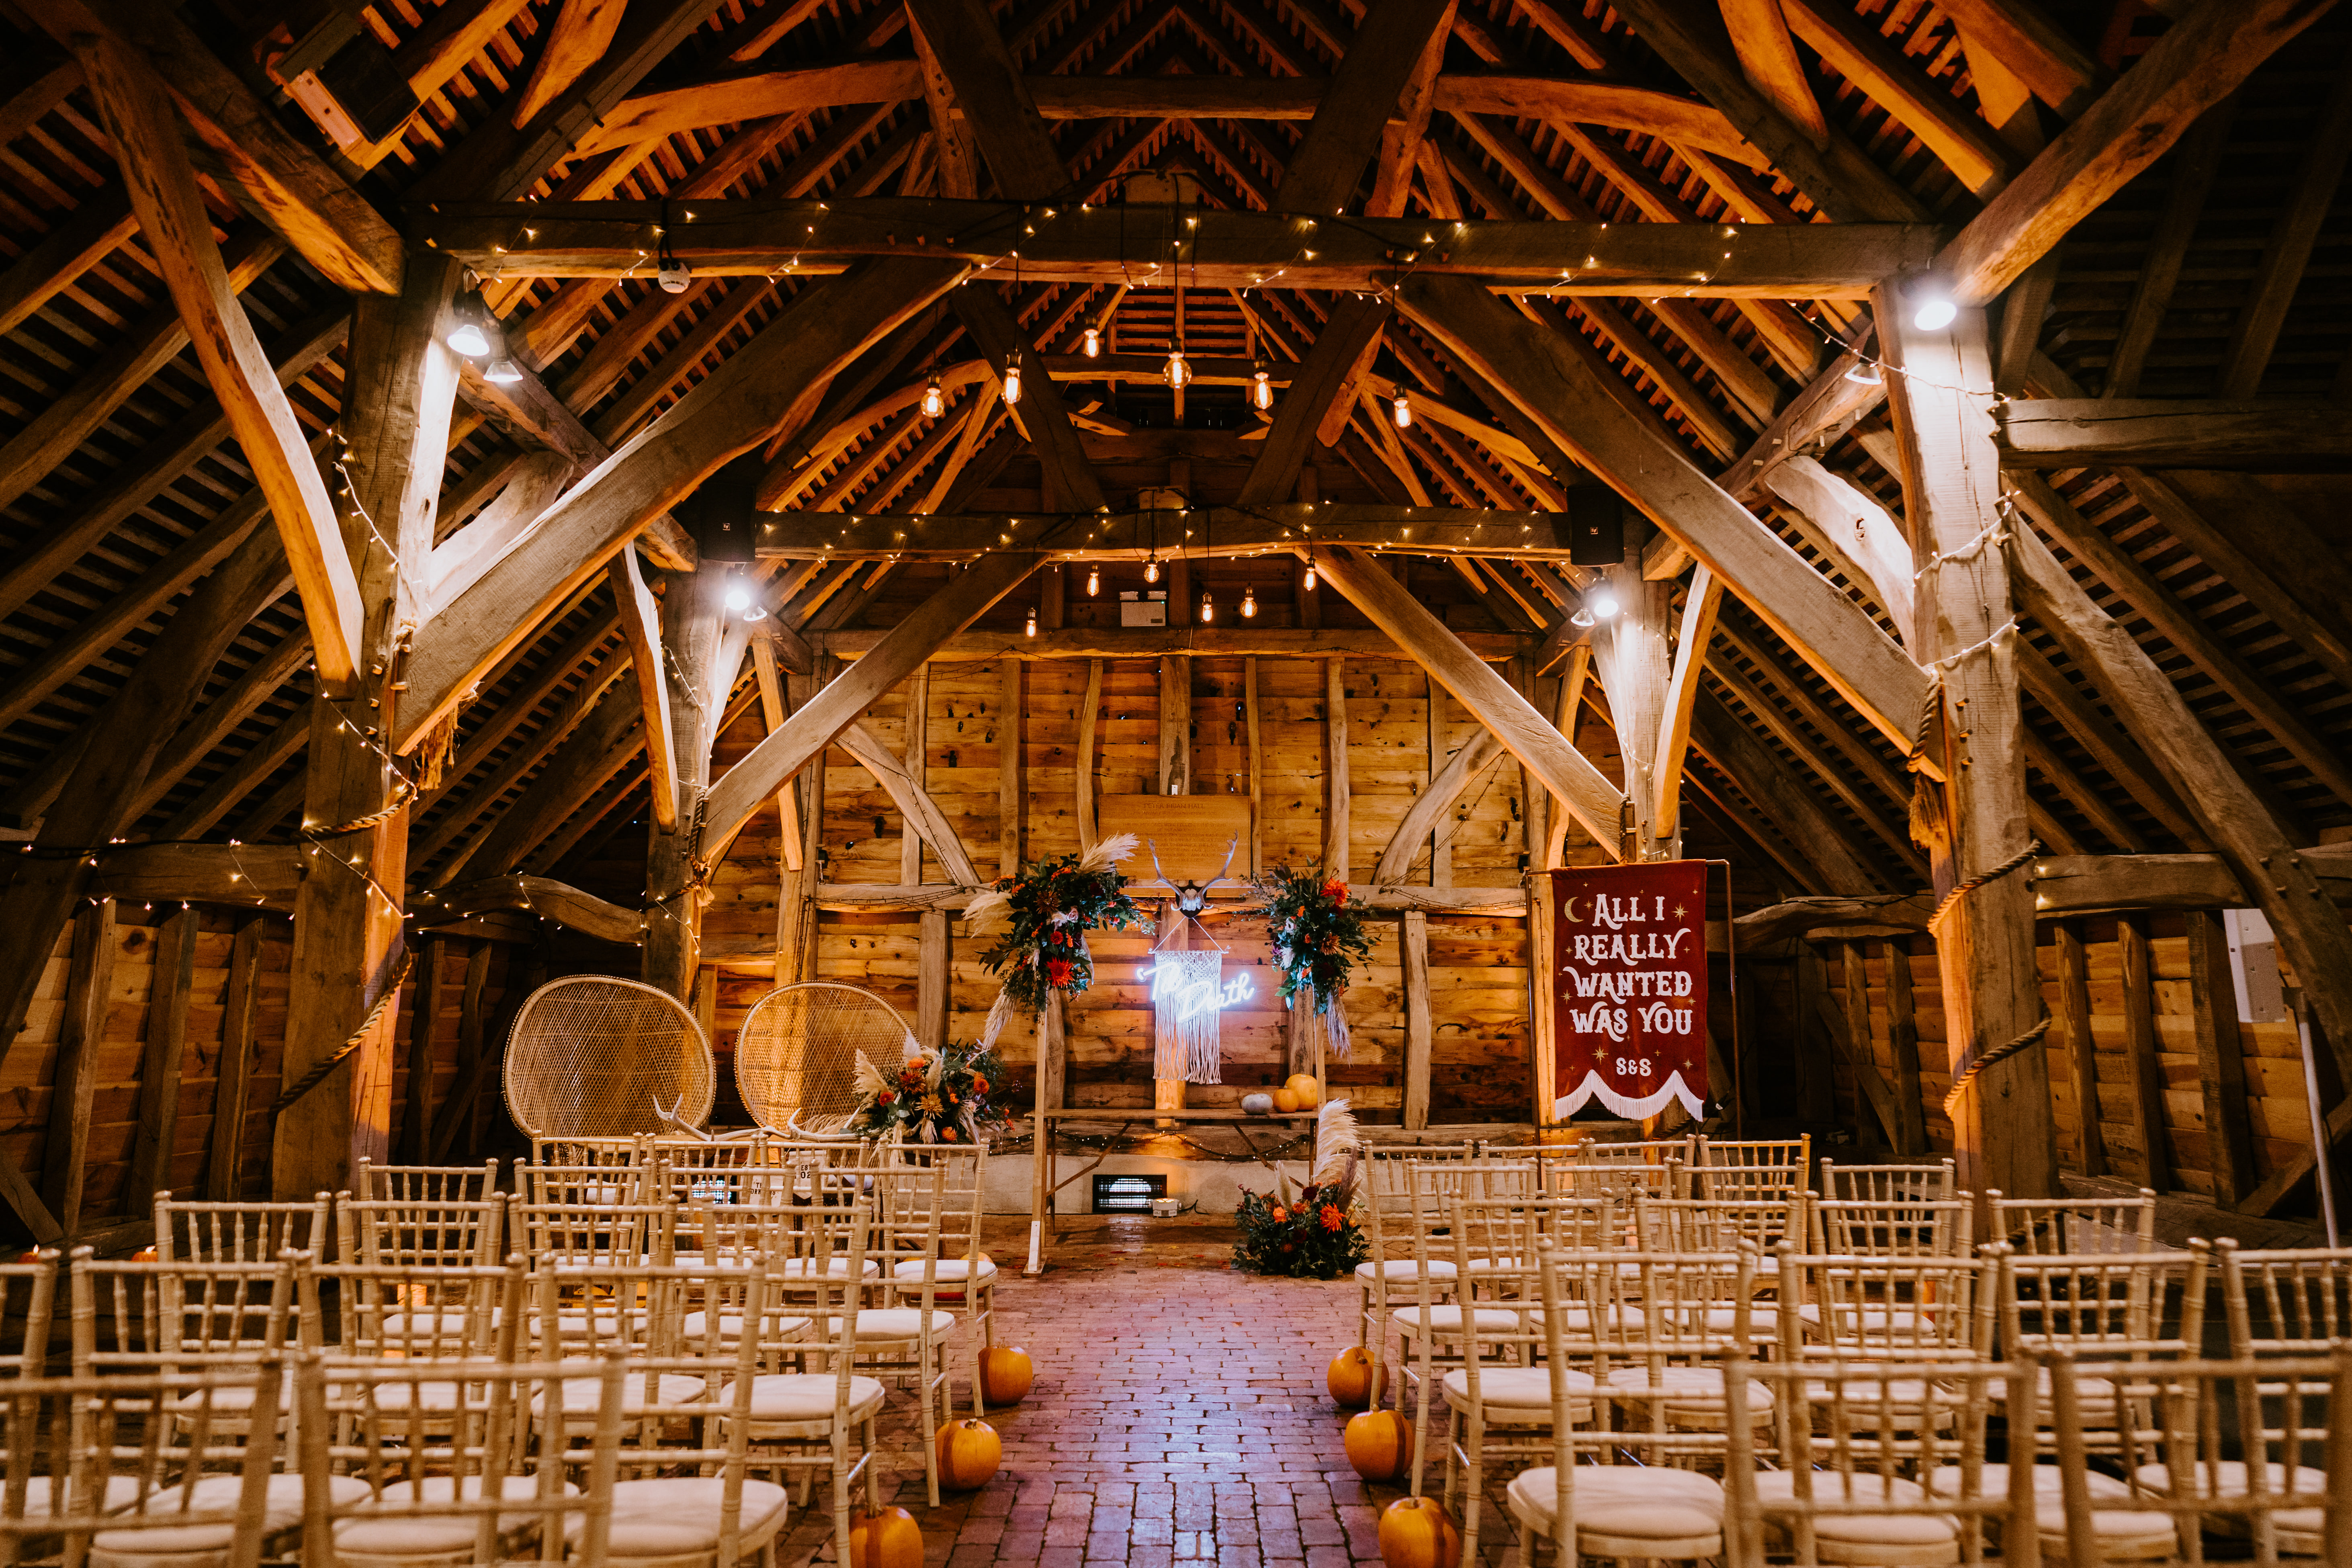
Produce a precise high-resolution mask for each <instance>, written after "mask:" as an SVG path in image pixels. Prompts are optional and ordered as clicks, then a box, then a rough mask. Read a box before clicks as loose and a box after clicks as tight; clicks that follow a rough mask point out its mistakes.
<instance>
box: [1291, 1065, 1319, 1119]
mask: <svg viewBox="0 0 2352 1568" xmlns="http://www.w3.org/2000/svg"><path fill="white" fill-rule="evenodd" d="M1282 1087H1283V1088H1285V1089H1288V1090H1289V1091H1290V1092H1291V1095H1292V1097H1293V1098H1295V1099H1296V1100H1297V1101H1298V1109H1299V1110H1314V1109H1315V1108H1316V1107H1317V1106H1318V1105H1321V1104H1322V1103H1323V1086H1322V1085H1321V1084H1319V1083H1317V1082H1316V1081H1315V1075H1314V1074H1313V1073H1311V1072H1295V1073H1292V1074H1291V1075H1290V1076H1289V1077H1288V1078H1286V1079H1284V1080H1283V1083H1282Z"/></svg>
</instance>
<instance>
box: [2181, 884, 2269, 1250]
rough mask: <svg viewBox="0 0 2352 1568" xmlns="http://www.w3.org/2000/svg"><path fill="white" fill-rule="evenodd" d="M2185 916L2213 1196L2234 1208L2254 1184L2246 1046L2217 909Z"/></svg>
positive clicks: (2226, 940)
mask: <svg viewBox="0 0 2352 1568" xmlns="http://www.w3.org/2000/svg"><path fill="white" fill-rule="evenodd" d="M2188 922H2189V1016H2190V1017H2191V1018H2192V1019H2193V1020H2194V1022H2195V1025H2196V1038H2197V1079H2198V1084H2199V1087H2200V1089H2202V1090H2203V1092H2204V1097H2205V1147H2206V1151H2207V1159H2208V1161H2209V1162H2210V1166H2211V1169H2212V1172H2213V1201H2214V1202H2215V1203H2216V1204H2218V1205H2221V1207H2223V1208H2235V1207H2237V1206H2238V1205H2239V1203H2240V1202H2241V1201H2242V1200H2243V1199H2244V1197H2245V1196H2246V1194H2249V1193H2251V1192H2252V1191H2253V1190H2254V1152H2253V1146H2252V1136H2253V1128H2252V1124H2251V1123H2250V1121H2249V1120H2248V1113H2247V1107H2246V1048H2245V1047H2244V1045H2243V1044H2242V1042H2241V1041H2240V1039H2239V1037H2238V1000H2237V988H2236V986H2235V985H2234V984H2232V983H2231V979H2230V938H2229V935H2228V933H2227V932H2225V931H2223V930H2222V929H2221V914H2220V913H2219V912H2218V911H2216V910H2189V914H2188Z"/></svg>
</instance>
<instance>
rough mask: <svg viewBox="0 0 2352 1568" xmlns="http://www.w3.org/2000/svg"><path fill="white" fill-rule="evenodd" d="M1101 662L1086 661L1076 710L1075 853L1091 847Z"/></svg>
mask: <svg viewBox="0 0 2352 1568" xmlns="http://www.w3.org/2000/svg"><path fill="white" fill-rule="evenodd" d="M1102 673H1103V661H1102V660H1100V659H1098V658H1090V659H1088V660H1087V694H1086V697H1085V699H1084V700H1083V705H1082V706H1081V707H1080V708H1079V709H1078V763H1077V766H1076V768H1075V769H1074V770H1072V773H1073V783H1074V784H1076V788H1077V796H1078V800H1077V808H1078V849H1079V851H1080V852H1081V853H1084V852H1086V851H1087V850H1090V849H1092V848H1093V847H1095V838H1096V837H1097V833H1096V822H1095V726H1096V723H1097V719H1098V717H1099V715H1100V714H1101V711H1102Z"/></svg>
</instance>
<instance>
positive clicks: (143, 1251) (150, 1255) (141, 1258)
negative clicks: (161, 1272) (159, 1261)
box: [131, 1247, 156, 1263]
mask: <svg viewBox="0 0 2352 1568" xmlns="http://www.w3.org/2000/svg"><path fill="white" fill-rule="evenodd" d="M155 1260H156V1258H155V1249H154V1248H153V1247H141V1248H140V1249H139V1250H138V1251H136V1252H134V1253H132V1254H131V1262H133V1263H152V1262H154V1261H155Z"/></svg>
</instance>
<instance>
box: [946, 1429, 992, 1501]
mask: <svg viewBox="0 0 2352 1568" xmlns="http://www.w3.org/2000/svg"><path fill="white" fill-rule="evenodd" d="M939 1455H940V1485H941V1486H943V1487H947V1488H949V1489H952V1490H955V1491H960V1492H968V1491H971V1490H972V1489H974V1488H977V1487H984V1486H986V1485H987V1484H988V1478H989V1477H991V1476H992V1475H994V1474H996V1469H997V1467H998V1466H1000V1465H1002V1464H1003V1463H1004V1444H1003V1440H1002V1439H1000V1438H999V1437H998V1436H997V1435H996V1428H995V1427H993V1426H990V1425H989V1424H988V1423H987V1422H985V1421H950V1423H948V1425H946V1426H942V1427H941V1428H940V1437H939Z"/></svg>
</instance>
